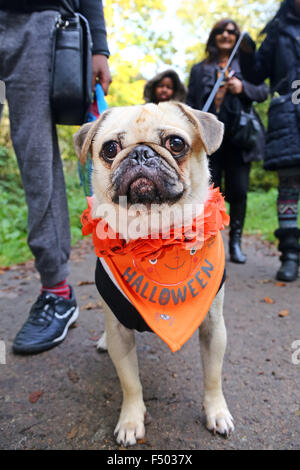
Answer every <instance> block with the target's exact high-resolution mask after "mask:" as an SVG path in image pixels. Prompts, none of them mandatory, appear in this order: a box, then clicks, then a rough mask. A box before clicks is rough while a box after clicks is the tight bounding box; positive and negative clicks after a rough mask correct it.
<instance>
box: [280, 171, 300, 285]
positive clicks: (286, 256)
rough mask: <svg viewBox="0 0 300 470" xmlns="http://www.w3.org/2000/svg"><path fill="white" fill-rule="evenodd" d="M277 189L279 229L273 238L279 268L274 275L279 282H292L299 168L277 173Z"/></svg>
mask: <svg viewBox="0 0 300 470" xmlns="http://www.w3.org/2000/svg"><path fill="white" fill-rule="evenodd" d="M278 175H279V187H278V198H277V215H278V223H279V228H278V229H277V230H276V231H275V236H276V237H277V238H278V239H279V247H278V248H279V251H280V252H281V253H282V254H281V256H280V260H281V266H280V268H279V270H278V272H277V274H276V278H277V279H279V280H280V281H288V282H290V281H294V280H295V279H296V278H297V275H298V266H299V250H300V247H299V237H300V230H299V229H298V202H299V191H300V168H291V169H284V170H280V171H279V172H278Z"/></svg>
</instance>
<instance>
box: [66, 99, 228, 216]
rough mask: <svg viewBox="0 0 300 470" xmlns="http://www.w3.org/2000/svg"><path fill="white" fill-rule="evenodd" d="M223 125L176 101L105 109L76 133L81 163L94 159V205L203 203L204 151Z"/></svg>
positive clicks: (213, 144)
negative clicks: (98, 117)
mask: <svg viewBox="0 0 300 470" xmlns="http://www.w3.org/2000/svg"><path fill="white" fill-rule="evenodd" d="M222 137H223V124H222V123H220V122H219V121H218V120H217V119H216V118H215V116H213V115H212V114H209V113H203V112H201V111H196V110H193V109H192V108H190V107H188V106H186V105H183V104H180V103H176V102H168V103H160V104H158V105H155V104H146V105H139V106H132V107H124V108H112V109H110V110H108V111H105V112H104V113H103V114H102V116H101V118H100V119H99V120H98V121H96V122H94V123H88V124H85V125H84V126H82V128H81V129H80V130H79V131H78V132H77V133H76V134H75V136H74V143H75V149H76V151H77V154H78V155H79V158H80V160H81V162H82V163H84V162H85V160H86V156H87V153H88V151H89V150H90V151H91V155H92V159H93V170H94V171H93V190H94V193H95V195H96V198H97V202H98V203H99V204H101V203H102V204H103V203H111V204H114V205H118V204H119V201H120V197H124V196H125V197H127V204H128V207H130V205H132V204H144V205H146V207H149V204H158V205H159V206H161V207H164V208H166V207H170V206H173V205H174V204H175V203H177V204H179V205H182V204H184V203H201V202H202V203H203V202H204V201H205V199H206V196H207V190H208V186H209V171H208V165H207V158H206V154H211V153H213V152H214V151H215V150H217V148H218V147H219V146H220V144H221V141H222Z"/></svg>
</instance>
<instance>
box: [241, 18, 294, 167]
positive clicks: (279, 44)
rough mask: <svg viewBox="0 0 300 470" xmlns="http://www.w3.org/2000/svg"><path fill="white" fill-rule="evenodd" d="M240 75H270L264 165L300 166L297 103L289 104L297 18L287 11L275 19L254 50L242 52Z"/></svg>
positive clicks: (256, 81) (251, 77)
mask: <svg viewBox="0 0 300 470" xmlns="http://www.w3.org/2000/svg"><path fill="white" fill-rule="evenodd" d="M240 64H241V69H242V73H243V75H244V76H245V77H246V78H247V80H249V81H250V82H252V83H254V84H259V83H262V82H263V81H264V80H265V79H266V78H270V85H271V93H275V92H277V93H279V94H280V95H281V96H280V97H278V98H273V100H272V102H271V105H270V108H269V123H268V131H267V136H266V142H267V145H266V153H265V162H264V167H265V169H267V170H278V169H280V168H287V167H293V166H297V167H299V166H300V105H299V104H298V105H295V104H293V103H292V93H293V92H295V90H294V89H293V88H292V83H293V81H294V80H296V79H299V78H300V18H298V17H296V16H293V15H292V14H289V15H288V17H287V18H286V19H285V20H284V21H283V20H276V21H275V22H274V24H273V25H272V27H271V28H270V30H269V32H268V34H267V37H266V39H265V40H264V41H263V43H262V45H261V47H260V48H259V50H258V51H257V52H256V53H255V44H254V43H253V53H252V54H246V53H243V52H241V54H240Z"/></svg>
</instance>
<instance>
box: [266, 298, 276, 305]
mask: <svg viewBox="0 0 300 470" xmlns="http://www.w3.org/2000/svg"><path fill="white" fill-rule="evenodd" d="M264 302H266V303H267V304H275V300H273V299H271V298H270V297H264Z"/></svg>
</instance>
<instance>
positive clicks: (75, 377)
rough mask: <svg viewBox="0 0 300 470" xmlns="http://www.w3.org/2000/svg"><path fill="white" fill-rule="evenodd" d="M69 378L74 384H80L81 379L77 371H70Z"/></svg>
mask: <svg viewBox="0 0 300 470" xmlns="http://www.w3.org/2000/svg"><path fill="white" fill-rule="evenodd" d="M68 377H69V379H70V380H71V382H73V383H74V384H75V383H77V382H79V380H80V377H79V375H78V374H77V373H76V372H75V370H72V369H69V370H68Z"/></svg>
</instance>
